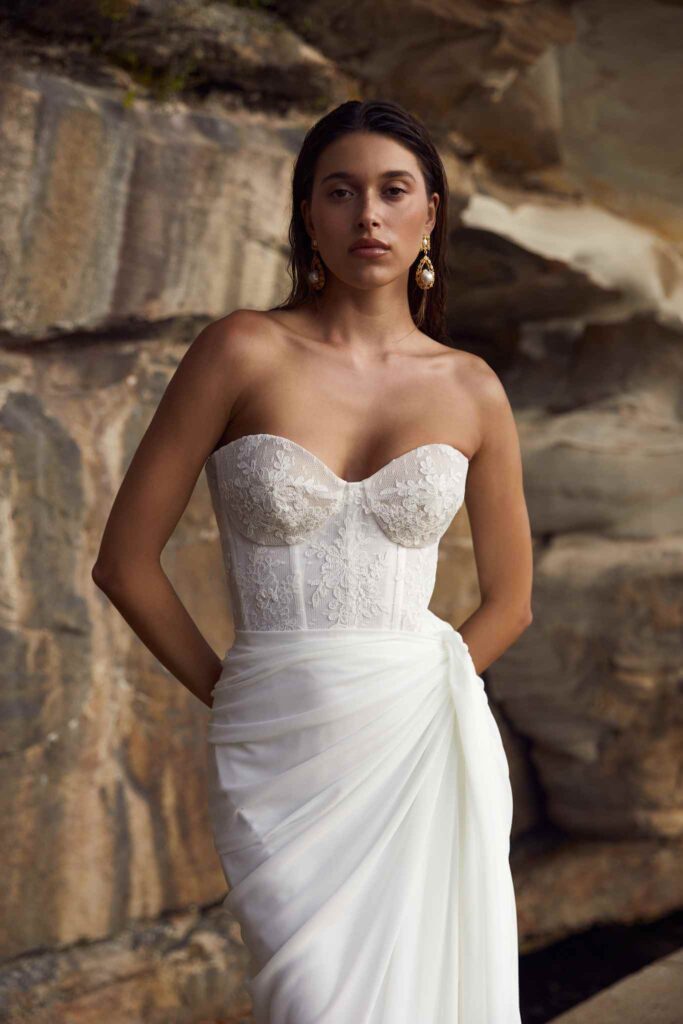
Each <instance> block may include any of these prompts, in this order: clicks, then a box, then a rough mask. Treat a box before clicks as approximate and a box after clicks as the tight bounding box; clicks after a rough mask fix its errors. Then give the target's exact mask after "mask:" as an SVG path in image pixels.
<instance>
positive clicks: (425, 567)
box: [401, 547, 437, 629]
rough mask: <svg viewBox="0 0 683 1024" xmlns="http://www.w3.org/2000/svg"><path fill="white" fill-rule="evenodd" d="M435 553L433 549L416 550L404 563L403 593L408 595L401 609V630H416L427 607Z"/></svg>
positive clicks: (433, 572) (433, 575) (431, 592)
mask: <svg viewBox="0 0 683 1024" xmlns="http://www.w3.org/2000/svg"><path fill="white" fill-rule="evenodd" d="M436 561H437V552H436V551H435V550H434V548H431V547H428V548H418V549H417V550H416V551H414V552H413V555H412V557H411V558H410V559H409V560H408V561H407V562H406V568H405V572H404V574H403V592H404V593H405V594H409V595H410V598H409V600H407V601H406V602H405V603H404V605H403V609H402V615H401V628H402V629H417V628H418V626H419V624H420V619H421V618H422V616H423V614H424V610H425V609H426V608H427V607H428V605H429V601H430V599H431V596H432V594H433V593H434V584H435V582H436Z"/></svg>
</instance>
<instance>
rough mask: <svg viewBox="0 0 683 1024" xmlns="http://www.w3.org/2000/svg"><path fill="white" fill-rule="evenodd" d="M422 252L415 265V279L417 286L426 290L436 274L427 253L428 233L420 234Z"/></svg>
mask: <svg viewBox="0 0 683 1024" xmlns="http://www.w3.org/2000/svg"><path fill="white" fill-rule="evenodd" d="M422 252H423V254H424V255H423V256H422V259H421V260H420V262H419V263H418V265H417V268H416V270H415V280H416V282H417V286H418V288H421V289H422V291H427V289H428V288H431V287H432V286H433V285H434V281H435V280H436V274H435V272H434V266H433V264H432V261H431V260H430V258H429V256H428V255H427V253H428V252H429V235H423V236H422Z"/></svg>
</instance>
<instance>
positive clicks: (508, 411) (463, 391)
mask: <svg viewBox="0 0 683 1024" xmlns="http://www.w3.org/2000/svg"><path fill="white" fill-rule="evenodd" d="M450 365H451V367H452V373H453V376H452V377H451V380H452V382H453V384H454V387H455V389H456V392H457V398H458V404H459V407H460V408H463V409H465V408H466V409H467V410H468V413H469V415H470V417H471V422H472V423H473V424H476V434H477V435H478V442H477V451H479V450H480V449H484V448H485V447H488V448H490V447H492V445H493V444H495V440H496V438H497V437H500V436H501V435H504V434H509V433H510V432H512V433H513V434H514V433H515V427H514V416H513V412H512V408H511V405H510V401H509V399H508V396H507V393H506V391H505V387H504V386H503V382H502V381H501V379H500V377H499V376H498V374H497V373H496V371H495V370H494V369H493V367H491V366H490V365H489V363H487V362H486V360H485V359H482V357H481V356H478V355H475V354H474V353H473V352H467V351H465V350H464V349H452V350H451V354H450Z"/></svg>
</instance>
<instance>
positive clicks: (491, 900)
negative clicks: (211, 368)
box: [205, 433, 520, 1024]
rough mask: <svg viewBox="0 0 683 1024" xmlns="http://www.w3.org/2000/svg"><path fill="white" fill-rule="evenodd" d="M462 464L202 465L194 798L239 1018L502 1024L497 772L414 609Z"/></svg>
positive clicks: (510, 954)
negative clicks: (243, 1000)
mask: <svg viewBox="0 0 683 1024" xmlns="http://www.w3.org/2000/svg"><path fill="white" fill-rule="evenodd" d="M467 470H468V460H467V458H466V456H465V455H463V454H462V452H460V451H458V450H457V449H456V448H454V447H453V446H451V445H449V444H425V445H421V446H420V447H418V448H415V449H413V450H411V451H408V452H406V453H404V454H403V455H400V456H398V458H395V459H393V460H392V461H391V462H389V463H388V464H387V465H386V466H384V467H383V468H382V469H380V470H378V471H377V472H376V473H373V474H372V476H370V477H368V478H367V479H365V480H361V481H357V482H355V481H354V482H348V481H346V480H343V479H341V478H340V477H338V476H337V475H336V474H335V473H333V472H332V470H331V469H329V467H328V466H326V465H325V463H323V462H322V461H321V460H320V459H319V458H318V457H317V456H315V455H313V454H312V453H311V452H309V451H308V450H307V449H306V448H304V447H302V446H301V445H299V444H297V443H296V442H294V441H291V440H289V439H287V438H284V437H280V436H279V435H274V434H267V433H260V434H248V435H246V436H244V437H241V438H237V439H236V440H234V441H231V442H229V443H228V444H226V445H223V447H221V448H219V449H217V450H216V451H215V452H213V453H212V455H211V456H209V458H208V459H207V462H206V465H205V471H206V475H207V481H208V484H209V489H210V493H211V499H212V503H213V508H214V512H215V515H216V519H217V523H218V528H219V531H220V538H221V546H222V552H223V559H224V566H225V572H226V578H227V583H228V586H229V590H230V598H231V605H232V613H233V618H234V624H235V642H234V644H233V646H232V647H231V648H230V649H229V650H228V651H227V652H226V655H225V658H224V661H223V670H222V673H221V676H220V678H219V679H218V681H217V683H216V685H215V687H214V690H213V692H212V697H213V702H212V708H211V713H210V720H209V727H208V748H207V749H208V771H209V791H208V804H209V814H210V820H211V825H212V829H213V835H214V840H215V844H216V849H217V852H218V855H219V857H220V859H221V863H222V866H223V871H224V873H225V877H226V881H227V883H228V886H229V892H228V895H227V897H226V898H225V901H224V906H225V907H226V908H227V909H228V910H229V911H230V912H231V913H232V914H233V915H234V917H235V918H236V920H237V921H238V922H239V924H240V927H241V932H242V937H243V940H244V943H245V946H246V948H247V950H248V952H249V954H250V957H251V961H250V964H251V966H250V971H249V976H248V978H247V979H246V986H247V989H248V991H249V994H250V995H251V998H252V1001H253V1005H254V1016H255V1019H256V1021H257V1022H258V1024H520V1012H519V1001H518V949H517V942H518V939H517V919H516V909H515V894H514V888H513V884H512V877H511V873H510V867H509V851H510V847H509V842H510V826H511V820H512V792H511V788H510V777H509V769H508V763H507V759H506V756H505V751H504V748H503V744H502V741H501V737H500V733H499V731H498V727H497V724H496V721H495V719H494V717H493V714H492V712H491V709H490V708H489V705H488V700H487V697H486V694H485V691H484V684H483V681H482V680H481V678H480V677H479V676H478V675H477V673H476V670H475V667H474V663H473V661H472V659H471V657H470V655H469V651H468V649H467V645H466V644H465V641H464V640H463V638H462V637H461V636H460V634H459V633H458V632H457V630H455V629H453V627H452V626H451V625H450V624H449V623H447V622H445V621H443V620H442V619H439V618H437V617H436V616H435V615H434V614H433V613H432V612H430V611H429V610H428V608H427V606H428V603H429V600H430V597H431V594H432V590H433V587H434V580H435V574H436V563H437V556H438V546H439V541H440V538H441V537H442V535H443V534H444V532H445V531H446V529H447V527H448V526H449V524H450V523H451V521H452V519H453V517H454V516H455V514H456V512H457V511H458V509H459V508H460V506H461V505H462V502H463V499H464V491H465V480H466V476H467Z"/></svg>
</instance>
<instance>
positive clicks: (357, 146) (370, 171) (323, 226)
mask: <svg viewBox="0 0 683 1024" xmlns="http://www.w3.org/2000/svg"><path fill="white" fill-rule="evenodd" d="M438 204H439V195H438V193H436V192H433V193H432V194H431V195H430V196H428V195H427V192H426V188H425V180H424V177H423V175H422V171H421V169H420V165H419V163H418V160H417V157H416V156H415V155H414V154H413V153H412V152H411V151H410V150H409V149H406V147H405V146H402V145H401V144H400V143H399V142H397V141H396V140H394V139H392V138H388V137H387V136H384V135H379V134H376V133H374V132H352V133H351V134H348V135H343V136H341V137H340V138H338V139H336V140H335V141H334V142H332V143H331V144H330V145H329V146H328V147H327V148H326V149H325V150H324V151H323V153H321V155H320V157H319V159H318V165H317V167H316V171H315V178H314V181H313V190H312V196H311V202H310V204H309V203H308V202H307V201H306V200H304V201H303V202H302V204H301V212H302V215H303V218H304V222H305V224H306V229H307V230H308V233H309V235H310V237H311V238H312V239H313V238H314V239H315V240H316V241H317V243H318V252H319V253H320V256H321V257H322V261H323V263H324V264H325V266H326V267H327V268H329V270H330V271H331V272H332V273H333V274H334V275H335V276H336V277H338V278H339V279H340V280H341V281H344V282H345V283H347V284H349V285H351V286H353V287H358V288H373V287H377V286H378V285H381V284H387V283H389V282H390V281H392V280H394V279H396V278H398V277H400V276H401V275H406V276H407V273H408V270H409V269H410V267H411V266H412V264H413V263H414V261H415V259H416V258H417V256H419V254H420V249H421V245H422V236H423V235H425V234H430V232H431V230H432V228H433V227H434V224H435V222H436V209H437V206H438ZM367 237H372V238H377V239H379V240H380V241H382V242H384V243H386V245H387V246H388V247H389V248H388V249H386V250H384V251H382V252H381V253H380V254H376V253H375V254H373V253H372V252H371V251H368V250H363V249H361V250H356V251H353V250H352V249H351V246H352V245H353V243H354V242H357V241H359V240H360V239H362V238H367Z"/></svg>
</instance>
